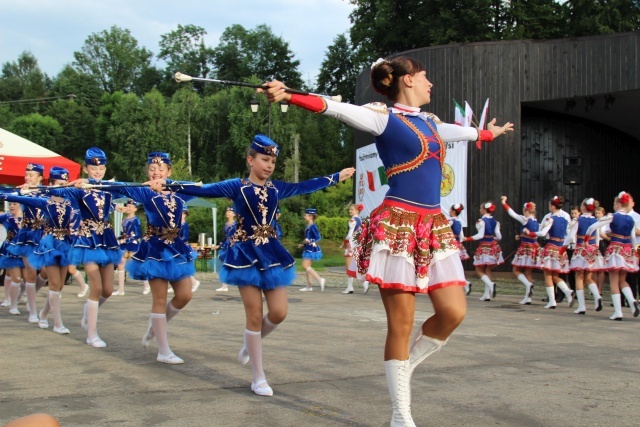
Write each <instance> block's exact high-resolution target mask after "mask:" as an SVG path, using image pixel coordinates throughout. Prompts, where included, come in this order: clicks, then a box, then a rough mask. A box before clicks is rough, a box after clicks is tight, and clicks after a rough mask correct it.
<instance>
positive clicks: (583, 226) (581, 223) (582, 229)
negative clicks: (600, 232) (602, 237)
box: [576, 215, 598, 244]
mask: <svg viewBox="0 0 640 427" xmlns="http://www.w3.org/2000/svg"><path fill="white" fill-rule="evenodd" d="M596 222H598V220H597V219H596V217H593V216H582V215H580V216H579V217H578V234H577V236H576V244H580V243H584V237H585V234H586V233H587V230H588V229H589V227H590V226H591V225H592V224H595V223H596ZM595 235H596V232H595V231H594V232H593V233H591V237H594V236H595Z"/></svg>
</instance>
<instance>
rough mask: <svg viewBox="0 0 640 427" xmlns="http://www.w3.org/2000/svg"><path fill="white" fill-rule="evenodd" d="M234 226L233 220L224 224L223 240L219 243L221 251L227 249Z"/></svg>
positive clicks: (235, 225)
mask: <svg viewBox="0 0 640 427" xmlns="http://www.w3.org/2000/svg"><path fill="white" fill-rule="evenodd" d="M274 221H275V219H274ZM236 228H237V223H235V222H234V223H233V224H226V223H225V224H224V230H223V232H224V240H223V241H222V243H220V250H221V251H226V250H227V249H229V246H230V245H231V239H232V238H233V235H234V234H236Z"/></svg>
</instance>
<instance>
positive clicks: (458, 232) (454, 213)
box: [449, 203, 471, 295]
mask: <svg viewBox="0 0 640 427" xmlns="http://www.w3.org/2000/svg"><path fill="white" fill-rule="evenodd" d="M463 210H464V206H462V203H456V204H454V205H452V206H451V208H449V218H451V219H450V220H449V224H450V225H451V232H452V233H453V235H454V236H455V238H456V242H457V243H458V250H459V251H460V261H466V260H468V259H469V258H471V257H470V256H469V254H468V253H467V249H466V248H465V247H464V246H462V242H463V241H464V232H463V231H462V222H460V220H459V219H458V216H460V213H461V212H462V211H463ZM464 280H465V281H466V282H467V284H466V285H465V286H464V293H465V295H469V294H470V293H471V282H469V281H468V280H467V279H466V277H465V279H464Z"/></svg>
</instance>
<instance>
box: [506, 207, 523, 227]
mask: <svg viewBox="0 0 640 427" xmlns="http://www.w3.org/2000/svg"><path fill="white" fill-rule="evenodd" d="M507 213H508V214H509V216H510V217H511V218H513V219H515V220H516V221H518V222H519V223H520V224H522V225H527V218H525V217H524V216H523V215H518V214H517V213H516V212H515V211H514V210H513V209H511V208H509V210H508V211H507Z"/></svg>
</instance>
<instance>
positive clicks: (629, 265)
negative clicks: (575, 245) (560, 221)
mask: <svg viewBox="0 0 640 427" xmlns="http://www.w3.org/2000/svg"><path fill="white" fill-rule="evenodd" d="M632 203H633V198H632V197H631V195H630V194H629V193H627V192H626V191H621V192H620V193H619V194H618V196H617V197H616V198H615V199H614V201H613V210H614V211H615V213H614V214H613V215H611V214H609V215H606V216H604V217H602V218H600V220H599V221H598V222H596V223H595V224H592V225H591V226H589V228H588V229H587V231H586V234H585V235H586V236H591V234H592V233H593V232H594V231H596V230H598V229H599V228H602V227H605V226H607V225H608V226H609V228H610V229H611V235H610V237H611V241H610V243H609V246H608V247H607V250H606V252H605V254H604V268H605V270H606V271H608V272H609V284H610V285H611V301H612V302H613V308H614V313H613V315H612V316H611V317H610V318H609V319H611V320H618V321H619V320H622V317H623V314H622V295H624V297H625V298H626V300H627V302H628V303H629V307H630V308H631V314H632V315H633V317H638V315H640V307H639V306H638V301H636V299H635V298H634V296H633V292H632V291H631V287H630V286H629V284H628V283H627V281H626V278H627V273H635V272H637V271H638V258H637V255H636V249H635V248H636V244H637V238H636V232H637V231H639V230H638V229H637V228H636V224H635V221H634V220H633V217H632V216H631V215H629V212H630V211H631V209H632V208H633V206H632ZM590 240H591V237H589V238H587V237H585V243H584V244H589V242H590ZM621 294H622V295H621Z"/></svg>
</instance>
